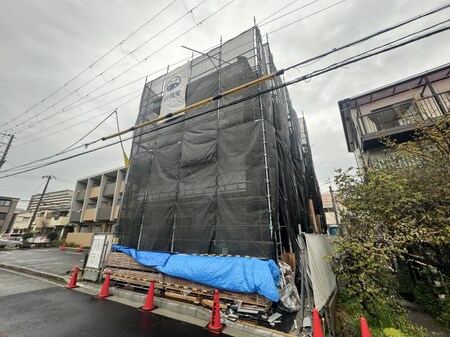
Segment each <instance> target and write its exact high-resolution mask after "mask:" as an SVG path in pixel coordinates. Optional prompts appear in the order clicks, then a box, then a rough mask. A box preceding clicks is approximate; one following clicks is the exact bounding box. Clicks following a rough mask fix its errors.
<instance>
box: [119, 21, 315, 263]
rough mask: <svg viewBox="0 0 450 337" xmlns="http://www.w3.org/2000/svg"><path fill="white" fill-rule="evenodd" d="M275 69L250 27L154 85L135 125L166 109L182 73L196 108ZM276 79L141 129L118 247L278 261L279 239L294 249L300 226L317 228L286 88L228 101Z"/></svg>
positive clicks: (311, 184)
mask: <svg viewBox="0 0 450 337" xmlns="http://www.w3.org/2000/svg"><path fill="white" fill-rule="evenodd" d="M275 70H276V69H275V66H274V64H273V61H272V57H271V54H270V50H269V47H268V45H267V44H265V45H263V44H262V42H261V37H260V33H259V31H258V29H257V28H256V27H255V28H252V29H250V30H248V31H246V32H244V33H242V34H241V35H239V36H237V37H236V38H234V39H232V40H230V41H228V42H226V43H224V44H222V45H221V46H220V47H217V48H215V49H213V50H211V51H210V52H208V53H207V54H204V55H202V56H200V57H198V58H196V59H193V60H192V61H191V62H188V63H187V64H185V65H183V66H182V67H179V68H177V69H175V70H173V71H170V72H168V73H167V74H166V75H164V76H161V77H159V78H157V79H155V80H153V81H151V82H148V83H147V84H146V85H145V87H144V91H143V94H142V100H141V105H140V111H139V116H138V119H137V123H142V122H144V121H148V120H151V119H154V118H156V117H158V116H159V115H160V114H163V112H162V111H161V110H162V106H163V104H164V101H163V99H164V98H165V97H164V96H165V95H168V88H169V89H170V87H169V86H171V85H172V86H176V85H179V84H180V83H181V82H182V81H183V80H182V79H181V80H180V78H182V76H183V75H182V74H187V85H186V87H185V90H184V92H182V95H183V96H185V104H186V105H190V104H193V103H196V102H198V101H201V100H203V99H205V98H209V97H211V96H214V95H217V94H218V93H219V92H224V91H225V90H228V89H231V88H234V87H236V86H239V85H241V84H244V83H247V82H249V81H251V80H254V79H256V78H258V77H261V76H263V75H266V74H268V73H270V72H273V71H275ZM178 75H179V76H178ZM173 83H175V85H173ZM280 83H281V79H279V78H278V79H276V80H274V81H272V82H268V83H264V84H261V85H259V86H254V87H251V88H247V89H245V90H242V91H239V92H237V93H235V94H233V95H231V96H228V97H225V98H222V99H221V100H219V101H215V102H213V103H209V104H207V105H203V106H201V107H199V108H196V109H194V110H191V111H189V112H187V113H186V114H185V115H182V116H179V117H176V118H173V119H171V120H169V121H167V122H164V123H159V124H156V125H152V126H147V127H145V128H143V129H138V130H136V131H135V136H136V138H135V139H134V141H133V146H132V153H131V166H130V167H129V172H128V179H127V184H126V190H125V193H124V196H123V200H122V206H121V212H120V217H119V235H120V237H121V240H120V243H121V244H122V245H125V246H129V247H133V248H138V249H140V250H159V251H174V252H183V253H206V254H233V255H250V256H257V257H266V258H273V257H275V256H276V254H277V252H279V251H280V249H281V247H282V246H284V248H286V249H287V250H289V249H291V248H290V247H291V246H292V243H293V242H294V241H293V240H294V238H295V235H297V234H298V231H299V226H301V228H302V230H303V231H307V232H309V231H311V224H310V217H309V215H308V199H313V200H314V205H317V206H316V207H317V210H318V212H319V210H320V204H319V202H320V201H319V200H320V198H319V191H318V187H317V181H316V179H315V175H314V171H313V167H312V159H310V158H309V157H308V156H310V150H308V149H309V144H308V142H307V137H305V136H304V135H305V134H306V133H305V132H306V131H302V129H301V127H304V125H300V124H299V120H298V118H297V115H296V113H295V111H294V110H293V108H292V106H291V104H290V100H289V96H288V93H287V90H285V89H279V90H276V91H273V92H271V93H267V94H264V95H261V96H257V97H255V98H252V99H249V100H246V101H243V102H241V103H238V104H236V105H233V106H230V107H223V106H225V105H226V104H228V103H230V102H233V101H235V100H238V99H240V98H243V97H247V96H249V95H252V94H255V93H257V92H258V91H260V90H264V89H267V88H269V87H271V86H272V85H276V84H280ZM211 109H212V110H213V111H211V112H208V113H206V114H204V112H205V111H208V110H211ZM192 116H197V117H195V118H191V117H192ZM188 118H189V119H188ZM302 132H303V137H302ZM305 149H306V150H305ZM308 151H309V152H308Z"/></svg>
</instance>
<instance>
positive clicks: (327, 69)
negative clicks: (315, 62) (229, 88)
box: [0, 26, 450, 179]
mask: <svg viewBox="0 0 450 337" xmlns="http://www.w3.org/2000/svg"><path fill="white" fill-rule="evenodd" d="M448 29H450V27H449V26H446V27H441V28H439V29H435V30H433V31H431V32H428V33H426V34H422V35H419V36H416V37H414V38H411V39H409V40H407V41H404V42H401V43H398V44H390V45H388V46H387V47H386V48H384V49H382V50H378V51H375V52H372V53H365V55H362V56H359V57H356V58H350V59H347V60H344V61H340V62H336V63H334V64H331V65H329V66H328V67H325V68H321V69H318V70H315V71H313V72H310V73H309V74H306V75H303V76H300V77H298V78H296V79H293V80H291V81H288V82H285V83H282V84H279V85H276V86H273V87H271V88H268V89H265V90H261V91H259V92H257V93H255V94H252V95H249V96H246V97H243V98H241V99H237V100H235V101H232V102H230V103H227V104H224V105H222V106H221V109H223V108H227V107H230V106H233V105H236V104H239V103H242V102H244V101H247V100H250V99H253V98H255V97H258V96H261V95H263V94H267V93H270V92H272V91H274V90H279V89H281V88H285V87H287V86H290V85H293V84H296V83H298V82H302V81H305V80H307V79H311V78H313V77H317V76H320V75H323V74H325V73H327V72H330V71H333V70H336V69H339V68H341V67H343V66H346V65H348V64H352V63H355V62H358V61H361V60H364V59H367V58H369V57H373V56H376V55H379V54H381V53H385V52H387V51H390V50H393V49H396V48H399V47H402V46H405V45H407V44H410V43H413V42H416V41H418V40H421V39H424V38H427V37H430V36H432V35H435V34H439V33H442V32H444V31H446V30H448ZM216 110H217V107H214V108H212V109H209V110H207V111H204V112H202V113H199V114H197V115H192V116H185V118H184V119H180V120H178V121H174V122H173V123H171V124H165V125H160V126H158V127H155V128H153V129H151V130H147V131H145V132H142V133H140V134H135V135H132V136H130V137H128V138H127V139H125V140H124V141H127V140H131V139H133V138H136V137H140V136H142V135H145V134H148V133H151V132H155V131H157V130H160V129H163V128H166V127H169V126H171V125H174V124H177V123H181V122H185V121H186V120H189V119H193V118H197V117H200V116H203V115H205V114H207V113H210V112H213V111H216ZM96 142H98V140H97V141H96ZM119 143H120V141H116V142H113V143H109V144H106V145H103V146H99V147H97V148H94V149H91V150H87V151H85V152H82V153H78V154H74V155H71V156H68V157H65V158H61V159H58V160H54V161H52V162H49V163H44V164H41V165H40V166H38V167H33V168H28V169H24V170H22V171H20V172H16V173H11V174H9V175H5V176H2V177H0V179H4V178H7V177H11V176H15V175H18V174H22V173H26V172H29V171H33V170H36V169H38V168H42V167H46V166H49V165H53V164H56V163H59V162H63V161H66V160H69V159H73V158H76V157H79V156H82V155H85V154H89V153H92V152H95V151H99V150H102V149H105V148H107V147H110V146H113V145H116V144H119Z"/></svg>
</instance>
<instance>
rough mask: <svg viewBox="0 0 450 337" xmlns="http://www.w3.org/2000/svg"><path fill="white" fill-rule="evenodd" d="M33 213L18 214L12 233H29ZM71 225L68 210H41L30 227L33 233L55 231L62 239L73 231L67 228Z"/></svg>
mask: <svg viewBox="0 0 450 337" xmlns="http://www.w3.org/2000/svg"><path fill="white" fill-rule="evenodd" d="M32 215H33V212H29V211H23V212H19V213H17V214H16V217H15V220H14V223H13V224H12V226H11V230H10V232H11V233H25V232H27V231H28V228H29V225H30V221H31V217H32ZM68 224H69V210H68V209H51V210H50V209H44V208H41V207H40V208H39V211H38V213H37V214H36V219H35V221H34V223H33V225H32V226H31V227H30V230H31V231H36V232H41V233H49V232H53V231H55V232H56V233H57V234H58V237H59V238H60V239H63V238H64V237H65V235H66V234H67V232H70V231H72V229H70V228H68V227H66V226H67V225H68Z"/></svg>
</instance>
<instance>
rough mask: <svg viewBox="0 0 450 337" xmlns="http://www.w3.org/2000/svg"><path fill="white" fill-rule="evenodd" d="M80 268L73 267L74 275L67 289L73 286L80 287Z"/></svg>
mask: <svg viewBox="0 0 450 337" xmlns="http://www.w3.org/2000/svg"><path fill="white" fill-rule="evenodd" d="M78 270H79V268H78V267H75V268H73V273H72V277H71V279H70V282H69V284H68V285H67V287H66V288H67V289H73V288H76V287H78V286H77V279H78Z"/></svg>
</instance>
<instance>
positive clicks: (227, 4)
mask: <svg viewBox="0 0 450 337" xmlns="http://www.w3.org/2000/svg"><path fill="white" fill-rule="evenodd" d="M204 1H206V0H204ZM204 1H203V2H204ZM203 2H202V3H203ZM232 2H234V0H231V1H229V2H228V3H226V4H225V5H223V6H222V7H220V8H219V9H218V10H216V11H214V12H213V13H212V14H210V15H209V16H207V17H206V18H204V19H203V20H202V21H200V22H199V23H197V24H196V25H194V26H192V27H191V28H190V29H188V30H187V31H185V32H183V33H182V34H180V35H178V36H177V37H176V38H174V39H173V40H171V41H169V42H168V43H166V44H165V45H164V46H162V47H161V48H159V49H158V50H156V51H155V52H153V53H152V54H151V55H149V56H147V57H146V58H144V59H143V60H141V61H139V63H137V64H135V65H133V66H131V67H130V68H128V69H126V70H125V71H123V72H122V73H120V74H119V75H117V76H116V77H114V79H113V80H111V81H114V80H115V79H117V78H118V77H120V76H122V75H123V74H125V73H126V72H128V71H130V70H131V69H133V68H134V67H136V66H137V65H139V64H140V63H142V62H144V61H146V60H147V59H148V58H150V57H151V56H153V55H155V54H156V53H157V52H159V51H161V50H162V49H164V48H165V47H167V46H169V45H170V44H172V43H173V42H174V41H176V40H178V39H179V38H181V37H182V36H184V35H186V34H187V33H189V32H190V31H191V30H193V29H194V28H196V27H197V26H201V25H202V24H203V23H204V22H205V21H207V20H208V19H210V18H211V17H213V16H214V15H216V14H217V13H219V12H220V11H222V10H223V9H224V8H225V7H227V6H229V5H230V4H231V3H232ZM111 81H110V82H111ZM106 84H108V83H105V84H103V85H102V86H100V87H98V88H97V89H95V90H93V91H91V93H93V92H95V91H97V90H99V89H101V88H102V87H104V86H105V85H106ZM88 95H89V94H88ZM44 120H45V119H44ZM22 144H23V143H22ZM22 144H20V145H22Z"/></svg>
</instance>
